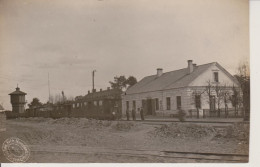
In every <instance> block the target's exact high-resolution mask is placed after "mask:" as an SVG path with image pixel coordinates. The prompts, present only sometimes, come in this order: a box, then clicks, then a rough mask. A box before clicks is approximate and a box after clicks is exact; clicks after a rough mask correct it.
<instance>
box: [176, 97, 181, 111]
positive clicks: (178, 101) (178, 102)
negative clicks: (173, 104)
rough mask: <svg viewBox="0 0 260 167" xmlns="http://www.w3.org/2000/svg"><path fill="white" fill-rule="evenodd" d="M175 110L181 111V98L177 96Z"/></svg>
mask: <svg viewBox="0 0 260 167" xmlns="http://www.w3.org/2000/svg"><path fill="white" fill-rule="evenodd" d="M176 99H177V109H181V96H177V98H176Z"/></svg>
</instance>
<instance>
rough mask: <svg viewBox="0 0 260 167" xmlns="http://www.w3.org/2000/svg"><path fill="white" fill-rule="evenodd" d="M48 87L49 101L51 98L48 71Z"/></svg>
mask: <svg viewBox="0 0 260 167" xmlns="http://www.w3.org/2000/svg"><path fill="white" fill-rule="evenodd" d="M48 89H49V103H50V100H51V91H50V79H49V73H48Z"/></svg>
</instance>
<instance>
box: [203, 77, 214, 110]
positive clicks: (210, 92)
mask: <svg viewBox="0 0 260 167" xmlns="http://www.w3.org/2000/svg"><path fill="white" fill-rule="evenodd" d="M213 90H214V87H213V85H212V84H211V81H210V80H208V81H207V86H206V88H205V92H206V94H207V95H208V98H209V101H208V103H209V109H210V113H212V112H215V111H212V107H211V104H212V101H213V100H214V99H213V96H212V91H213Z"/></svg>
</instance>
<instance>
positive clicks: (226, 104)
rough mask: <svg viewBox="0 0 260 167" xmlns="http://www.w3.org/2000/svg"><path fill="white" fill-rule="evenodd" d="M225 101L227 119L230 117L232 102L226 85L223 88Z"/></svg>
mask: <svg viewBox="0 0 260 167" xmlns="http://www.w3.org/2000/svg"><path fill="white" fill-rule="evenodd" d="M223 101H224V104H225V117H228V103H229V102H230V91H229V90H228V87H227V85H226V84H225V85H224V87H223Z"/></svg>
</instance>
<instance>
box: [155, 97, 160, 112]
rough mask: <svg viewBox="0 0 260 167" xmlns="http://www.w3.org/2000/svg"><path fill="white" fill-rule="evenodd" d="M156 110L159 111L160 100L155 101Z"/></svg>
mask: <svg viewBox="0 0 260 167" xmlns="http://www.w3.org/2000/svg"><path fill="white" fill-rule="evenodd" d="M155 110H159V100H158V98H156V99H155Z"/></svg>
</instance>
